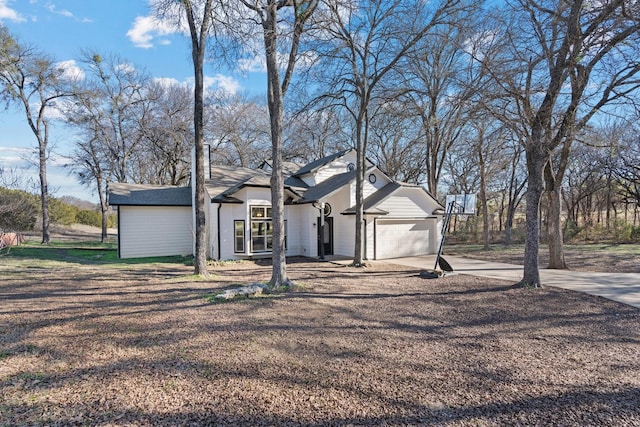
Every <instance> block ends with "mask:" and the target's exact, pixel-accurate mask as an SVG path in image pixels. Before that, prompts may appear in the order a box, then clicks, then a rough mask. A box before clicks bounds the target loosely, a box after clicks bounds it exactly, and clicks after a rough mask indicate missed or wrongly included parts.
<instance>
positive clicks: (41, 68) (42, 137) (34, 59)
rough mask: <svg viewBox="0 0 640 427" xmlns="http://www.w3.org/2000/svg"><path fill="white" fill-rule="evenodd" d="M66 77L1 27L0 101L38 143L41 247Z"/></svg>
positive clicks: (45, 234)
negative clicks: (53, 130) (13, 109)
mask: <svg viewBox="0 0 640 427" xmlns="http://www.w3.org/2000/svg"><path fill="white" fill-rule="evenodd" d="M69 77H70V76H69V75H68V74H67V73H66V70H65V69H64V68H63V67H62V66H61V65H60V64H57V63H56V62H55V61H54V60H53V59H52V58H50V57H49V56H47V55H46V54H44V53H41V52H39V51H38V50H37V49H36V48H34V47H32V46H26V45H21V44H20V43H19V42H18V41H17V40H16V39H14V38H13V37H12V36H11V35H10V34H9V32H8V31H7V29H6V28H4V27H2V26H0V84H1V85H2V88H3V91H2V97H3V98H4V99H5V100H7V101H10V102H13V103H15V104H16V105H18V106H19V108H20V109H21V110H22V111H23V112H24V114H25V116H26V119H27V123H28V125H29V128H30V129H31V131H32V132H33V134H34V136H35V137H36V140H37V142H38V146H37V151H38V176H39V179H40V205H41V209H42V243H43V244H48V243H49V241H50V239H51V234H50V231H49V184H48V181H47V160H48V158H49V154H50V148H51V147H50V146H49V142H50V141H49V136H50V133H49V131H50V125H51V121H52V120H53V117H54V115H52V114H49V113H51V112H52V111H54V110H55V108H56V101H58V100H60V99H61V98H64V97H67V96H70V95H71V92H70V90H69V86H68V85H67V83H68V80H69Z"/></svg>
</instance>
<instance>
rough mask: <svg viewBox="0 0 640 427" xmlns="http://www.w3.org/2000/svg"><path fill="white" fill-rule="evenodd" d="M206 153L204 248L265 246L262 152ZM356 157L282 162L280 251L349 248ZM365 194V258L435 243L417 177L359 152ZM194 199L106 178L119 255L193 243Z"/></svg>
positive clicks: (217, 252)
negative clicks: (250, 155)
mask: <svg viewBox="0 0 640 427" xmlns="http://www.w3.org/2000/svg"><path fill="white" fill-rule="evenodd" d="M207 151H208V150H207ZM205 163H206V166H205V170H206V171H207V172H208V176H206V181H205V186H206V192H207V195H206V198H207V200H206V203H207V206H208V209H207V210H206V223H207V241H208V256H209V257H210V258H212V259H223V260H227V259H243V258H256V257H264V256H270V255H271V248H272V231H273V226H272V223H271V189H270V176H271V171H270V164H269V162H263V164H262V165H261V166H260V167H259V168H257V169H246V168H240V167H233V166H216V165H210V164H209V162H207V161H206V162H205ZM355 163H356V152H355V150H345V151H341V152H339V153H335V154H333V155H331V156H328V157H324V158H322V159H319V160H316V161H314V162H312V163H309V164H307V165H304V166H298V165H294V164H290V163H287V164H286V165H285V167H284V168H283V169H284V170H285V171H284V173H285V176H286V180H285V190H284V191H285V200H286V202H285V244H286V253H287V256H309V257H316V256H319V255H320V254H322V251H324V255H340V256H346V257H352V256H353V255H354V246H355V212H356V210H355V181H356V170H355V169H356V168H355ZM364 196H365V200H364V220H365V230H364V233H363V234H364V236H363V239H364V241H363V243H364V251H365V259H386V258H395V257H404V256H415V255H426V254H430V253H435V252H436V250H437V246H438V242H439V239H440V229H441V221H442V215H441V212H442V206H441V205H440V204H439V203H438V202H437V200H435V199H434V198H433V197H432V196H431V195H430V194H429V193H428V192H427V191H426V190H425V189H424V188H423V187H421V186H417V185H411V184H406V183H401V182H397V181H394V180H392V179H390V178H389V177H388V176H387V175H386V174H385V173H384V172H382V171H381V170H380V169H378V168H377V167H376V166H375V165H374V164H373V163H372V162H370V161H368V160H367V161H366V174H365V183H364ZM193 199H194V190H193V189H192V188H191V187H166V186H149V185H136V184H111V185H110V187H109V203H110V204H111V205H112V206H117V209H118V251H119V256H120V257H121V258H129V257H143V256H151V255H177V254H191V253H193V250H194V233H195V226H194V216H195V215H194V210H193V203H192V201H193ZM438 213H440V214H438ZM321 233H322V236H321ZM320 244H322V247H321V246H320Z"/></svg>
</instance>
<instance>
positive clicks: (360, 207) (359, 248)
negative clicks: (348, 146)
mask: <svg viewBox="0 0 640 427" xmlns="http://www.w3.org/2000/svg"><path fill="white" fill-rule="evenodd" d="M363 92H364V91H363ZM362 104H364V103H361V106H360V114H359V116H358V119H357V120H356V154H357V165H356V218H355V222H356V223H355V227H356V241H355V245H354V255H353V265H354V266H356V267H361V266H362V264H363V258H364V256H363V252H364V251H363V245H362V234H363V233H362V231H363V224H364V167H365V158H366V154H365V147H366V141H365V139H366V138H365V136H366V133H364V135H363V127H364V126H368V124H365V123H364V122H365V121H366V117H365V116H366V108H367V107H366V105H362Z"/></svg>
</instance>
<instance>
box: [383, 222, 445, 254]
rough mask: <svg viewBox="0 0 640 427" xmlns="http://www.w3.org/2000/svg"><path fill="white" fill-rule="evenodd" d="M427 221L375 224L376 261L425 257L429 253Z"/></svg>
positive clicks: (428, 223) (429, 234) (429, 236)
mask: <svg viewBox="0 0 640 427" xmlns="http://www.w3.org/2000/svg"><path fill="white" fill-rule="evenodd" d="M432 223H433V221H429V220H424V219H421V220H384V221H378V223H377V224H376V259H385V258H400V257H405V256H418V255H427V254H428V253H430V244H429V242H430V241H431V238H432V237H431V228H432Z"/></svg>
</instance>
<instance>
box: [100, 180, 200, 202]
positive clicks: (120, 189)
mask: <svg viewBox="0 0 640 427" xmlns="http://www.w3.org/2000/svg"><path fill="white" fill-rule="evenodd" d="M109 204H110V205H111V206H191V187H176V186H169V185H150V184H127V183H115V182H112V183H109Z"/></svg>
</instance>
